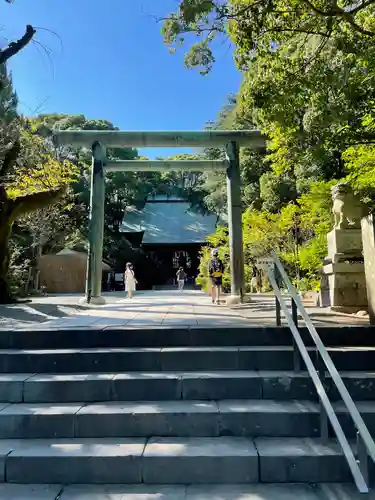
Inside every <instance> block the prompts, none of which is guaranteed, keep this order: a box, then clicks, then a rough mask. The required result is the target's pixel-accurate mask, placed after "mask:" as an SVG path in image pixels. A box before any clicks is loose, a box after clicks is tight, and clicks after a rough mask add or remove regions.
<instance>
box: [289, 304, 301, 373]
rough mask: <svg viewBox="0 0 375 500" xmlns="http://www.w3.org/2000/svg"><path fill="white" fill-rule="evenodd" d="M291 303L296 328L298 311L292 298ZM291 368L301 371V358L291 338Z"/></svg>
mask: <svg viewBox="0 0 375 500" xmlns="http://www.w3.org/2000/svg"><path fill="white" fill-rule="evenodd" d="M291 302H292V318H293V322H294V324H295V325H296V327H297V328H298V309H297V304H296V303H295V302H294V299H293V297H291ZM293 367H294V371H295V372H299V371H301V357H300V353H299V349H298V346H297V344H296V340H295V338H294V337H293Z"/></svg>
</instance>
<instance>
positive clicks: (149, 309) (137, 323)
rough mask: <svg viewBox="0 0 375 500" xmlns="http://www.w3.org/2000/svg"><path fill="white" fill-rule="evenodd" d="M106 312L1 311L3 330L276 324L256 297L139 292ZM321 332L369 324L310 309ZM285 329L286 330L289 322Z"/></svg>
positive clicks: (120, 297) (64, 308)
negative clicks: (230, 299)
mask: <svg viewBox="0 0 375 500" xmlns="http://www.w3.org/2000/svg"><path fill="white" fill-rule="evenodd" d="M104 296H105V298H106V300H107V304H106V305H105V306H100V307H98V306H87V305H82V304H80V303H79V300H80V299H81V297H82V296H81V295H59V296H48V297H38V298H35V299H33V300H32V302H31V303H27V304H15V305H9V306H0V328H1V329H9V328H12V329H14V328H16V329H17V328H40V326H41V324H43V327H49V328H59V327H62V328H84V327H90V328H106V327H111V326H127V327H143V326H144V327H147V326H158V327H160V326H163V325H164V326H202V327H205V326H217V327H225V326H229V325H230V326H266V325H274V324H275V299H274V297H272V296H270V295H253V296H252V301H251V303H249V304H244V305H241V306H237V307H235V308H233V309H229V308H227V307H226V306H225V305H220V306H217V305H213V304H212V303H211V299H210V298H209V297H208V296H207V295H206V294H204V293H202V292H199V291H191V290H185V291H184V292H182V293H181V292H178V291H157V292H139V293H138V294H136V296H135V297H134V298H133V299H132V300H128V299H125V298H124V294H123V293H118V292H117V293H106V294H104ZM307 309H308V312H309V314H311V317H312V319H313V321H314V322H315V324H316V325H317V326H320V325H326V326H335V325H336V326H340V325H342V324H345V325H349V324H354V325H358V324H367V323H368V319H367V318H360V317H356V316H349V315H339V314H333V313H331V312H329V311H328V310H327V309H319V308H316V307H315V308H307ZM283 323H284V324H286V322H285V320H283Z"/></svg>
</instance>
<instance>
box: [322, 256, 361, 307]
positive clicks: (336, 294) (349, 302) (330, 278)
mask: <svg viewBox="0 0 375 500" xmlns="http://www.w3.org/2000/svg"><path fill="white" fill-rule="evenodd" d="M323 277H324V278H325V279H323V280H322V286H321V297H322V304H321V305H322V306H323V307H327V306H330V307H331V309H332V310H333V311H339V312H347V313H354V312H357V311H360V310H363V309H367V294H366V278H365V270H364V264H363V263H361V262H359V263H349V262H340V263H338V264H333V263H332V264H327V265H325V266H324V267H323Z"/></svg>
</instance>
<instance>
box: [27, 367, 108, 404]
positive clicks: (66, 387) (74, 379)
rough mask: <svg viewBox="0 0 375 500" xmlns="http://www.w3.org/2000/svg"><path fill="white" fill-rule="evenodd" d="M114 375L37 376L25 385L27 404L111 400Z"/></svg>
mask: <svg viewBox="0 0 375 500" xmlns="http://www.w3.org/2000/svg"><path fill="white" fill-rule="evenodd" d="M114 376H115V374H114V373H104V374H103V373H101V374H95V373H90V374H66V375H62V374H61V375H59V374H53V375H52V374H46V375H35V376H33V377H31V378H29V379H27V380H26V381H25V383H24V401H25V402H27V403H63V402H81V401H85V402H96V401H109V400H110V399H111V381H112V379H113V377H114Z"/></svg>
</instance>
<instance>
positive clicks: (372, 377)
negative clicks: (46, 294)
mask: <svg viewBox="0 0 375 500" xmlns="http://www.w3.org/2000/svg"><path fill="white" fill-rule="evenodd" d="M341 376H342V378H343V380H344V382H345V384H346V386H347V387H348V390H349V392H350V393H351V395H352V397H353V398H354V399H355V400H364V401H369V400H374V399H375V372H371V373H368V372H341ZM325 386H326V390H327V393H328V395H329V397H330V398H331V399H332V400H338V399H340V398H339V394H338V393H337V390H336V388H335V387H334V386H333V382H332V381H331V379H330V378H327V379H326V381H325ZM180 399H183V400H203V401H207V400H219V399H274V400H293V399H301V400H312V401H316V400H317V395H316V391H315V387H314V386H313V383H312V381H311V379H310V377H309V375H308V374H307V373H306V372H298V373H295V372H290V371H276V370H275V371H251V370H247V371H246V370H242V371H241V370H237V371H229V370H228V371H205V372H186V373H181V372H120V373H76V374H72V373H68V374H36V375H35V374H2V375H0V402H4V403H22V402H23V403H74V402H77V403H81V402H85V403H95V402H102V401H166V400H180Z"/></svg>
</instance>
